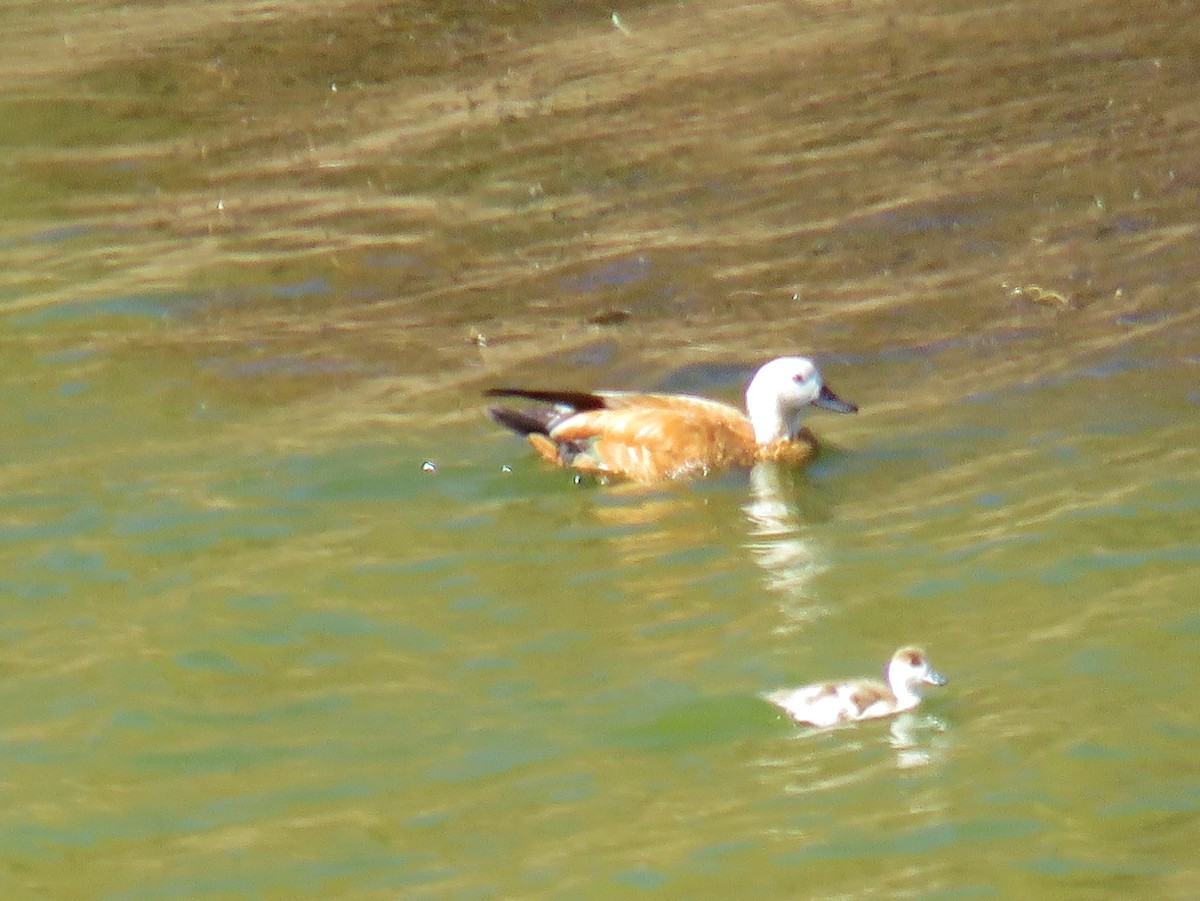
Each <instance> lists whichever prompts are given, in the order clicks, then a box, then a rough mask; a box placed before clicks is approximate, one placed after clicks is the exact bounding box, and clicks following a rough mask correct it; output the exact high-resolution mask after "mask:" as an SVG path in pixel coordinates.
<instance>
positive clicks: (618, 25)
mask: <svg viewBox="0 0 1200 901" xmlns="http://www.w3.org/2000/svg"><path fill="white" fill-rule="evenodd" d="M612 23H613V28H615V29H617V31H619V32H621V34H623V35H628V34H629V29H628V28H626V27H625V25H624V23H623V22H622V21H621V17H620V16H619V15H617V12H616V10H613V14H612Z"/></svg>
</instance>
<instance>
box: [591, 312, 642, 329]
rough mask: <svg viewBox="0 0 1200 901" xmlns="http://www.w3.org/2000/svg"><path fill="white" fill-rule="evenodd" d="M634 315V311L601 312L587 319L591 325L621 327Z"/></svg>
mask: <svg viewBox="0 0 1200 901" xmlns="http://www.w3.org/2000/svg"><path fill="white" fill-rule="evenodd" d="M632 315H633V311H632V310H621V309H612V310H601V311H600V312H599V313H595V314H593V315H591V316H589V317H588V318H587V321H588V324H589V325H620V324H621V323H622V322H624V321H625V320H626V319H628V318H629V317H630V316H632Z"/></svg>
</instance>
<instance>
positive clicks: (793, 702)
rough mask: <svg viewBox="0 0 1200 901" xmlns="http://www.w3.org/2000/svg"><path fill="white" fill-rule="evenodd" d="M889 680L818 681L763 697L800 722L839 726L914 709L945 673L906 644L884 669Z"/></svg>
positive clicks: (920, 652)
mask: <svg viewBox="0 0 1200 901" xmlns="http://www.w3.org/2000/svg"><path fill="white" fill-rule="evenodd" d="M885 675H886V677H887V683H886V684H884V683H882V682H877V681H874V680H870V679H851V680H846V681H843V682H816V683H813V684H811V685H803V686H801V687H800V688H785V689H781V690H779V691H772V692H769V693H767V694H765V695H763V698H764V699H765V700H767V701H769V702H770V703H772V704H774V705H775V706H776V707H779V708H781V709H782V710H783V711H785V712H786V713H787V714H788V715H789V716H790V717H791V718H792V719H794V720H795V721H796V722H798V723H807V724H809V725H812V726H836V725H838V724H839V723H848V722H853V721H855V720H870V719H877V718H879V717H885V716H892V715H893V714H896V713H901V712H903V711H905V710H912V709H913V708H915V707H916V706H917V705H918V704H920V703H921V693H922V689H923V688H924V687H925V686H926V685H945V684H946V677H945V676H943V675H942V674H941V673H939V672H938V671H937V670H935V669H934V668H933V664H931V663H930V662H929V657H928V655H927V654H926V653H925V652H924V651H923V650H922V649H921V648H918V647H912V646H908V647H903V648H900V649H899V650H898V651H896V653H895V654H893V655H892V659H891V660H889V661H888V664H887V667H886V669H885Z"/></svg>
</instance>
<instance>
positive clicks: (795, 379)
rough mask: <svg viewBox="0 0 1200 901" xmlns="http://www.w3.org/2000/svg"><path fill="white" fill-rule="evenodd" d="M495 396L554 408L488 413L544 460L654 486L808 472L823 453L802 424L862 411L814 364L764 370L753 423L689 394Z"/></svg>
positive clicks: (753, 393)
mask: <svg viewBox="0 0 1200 901" xmlns="http://www.w3.org/2000/svg"><path fill="white" fill-rule="evenodd" d="M486 394H487V396H489V397H518V398H523V399H525V400H531V401H537V402H540V403H542V404H549V406H541V407H533V408H530V409H513V408H510V407H490V408H489V409H488V413H489V414H490V415H491V417H492V418H493V419H494V420H496V422H498V423H500V424H501V425H503V426H506V427H507V428H509V429H512V430H513V431H514V432H517V433H518V434H520V435H525V436H527V437H528V439H529V442H530V444H532V445H533V448H534V450H536V451H537V453H538V454H539V455H540V456H541V457H542V458H543V459H544V460H547V461H549V462H550V463H553V464H555V465H556V466H563V467H568V468H573V469H577V470H582V471H584V472H591V473H597V474H602V475H611V476H620V477H624V478H627V479H631V480H633V481H636V482H647V483H649V482H657V481H661V480H666V479H686V478H694V477H697V476H705V475H709V474H710V473H713V472H717V471H720V470H723V469H726V468H729V467H734V466H741V467H749V466H753V465H754V464H755V463H758V462H760V461H772V462H777V463H782V464H785V465H799V464H801V463H803V462H804V461H806V460H807V459H808V458H809V457H811V456H812V455H813V454H814V453H815V451H816V447H817V442H816V438H815V437H814V436H813V434H812V433H811V432H810V431H809V430H808V429H807V428H805V427H804V425H803V423H802V419H803V417H804V416H805V415H806V414H807V413H808V412H809V411H810V410H811V409H812V408H813V407H823V408H824V409H827V410H833V411H834V412H837V413H854V412H856V411H857V410H858V407H857V406H855V405H854V404H852V403H850V402H848V401H845V400H842V399H841V398H840V397H838V396H837V395H836V394H834V393H833V391H831V390H830V389H829V386H828V385H826V384H825V383H824V382H823V381H822V380H821V374H820V373H819V372H818V371H817V367H816V366H815V365H814V364H813V362H812V360H809V359H808V358H806V357H779V358H778V359H775V360H771V361H770V362H769V363H766V364H764V365H763V366H762V367H761V368H760V369H759V370H758V371H757V372H756V373H755V374H754V378H752V379H751V380H750V385H749V387H747V389H746V412H745V413H742V412H741V411H740V410H738V409H737V408H735V407H732V406H730V405H729V404H725V403H721V402H720V401H715V400H709V399H708V398H703V397H693V396H691V395H683V394H641V393H636V392H627V391H553V390H551V391H543V390H528V389H524V388H492V389H490V390H489V391H487V392H486Z"/></svg>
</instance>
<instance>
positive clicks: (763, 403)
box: [746, 393, 801, 444]
mask: <svg viewBox="0 0 1200 901" xmlns="http://www.w3.org/2000/svg"><path fill="white" fill-rule="evenodd" d="M746 412H747V413H748V414H749V416H750V426H751V428H753V429H754V440H755V441H756V442H757V443H758V444H774V443H775V442H776V441H782V440H783V439H784V438H788V439H791V438H795V437H796V435H797V434H798V433H799V432H800V428H801V426H800V412H799V411H798V410H794V411H791V415H790V417H789V415H788V414H787V413H786V412H785V411H784V410H783V409H782V404H780V402H779V400H778V398H774V397H762V396H756V395H754V394H753V393H747V394H746Z"/></svg>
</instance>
